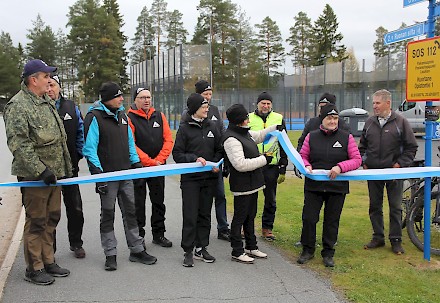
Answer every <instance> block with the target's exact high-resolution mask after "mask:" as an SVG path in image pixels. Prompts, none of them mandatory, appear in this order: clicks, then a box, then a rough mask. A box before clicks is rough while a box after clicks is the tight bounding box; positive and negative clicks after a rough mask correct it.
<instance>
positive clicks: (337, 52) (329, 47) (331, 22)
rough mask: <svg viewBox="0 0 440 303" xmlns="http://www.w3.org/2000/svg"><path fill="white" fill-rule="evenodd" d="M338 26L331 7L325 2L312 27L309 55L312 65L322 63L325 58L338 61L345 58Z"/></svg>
mask: <svg viewBox="0 0 440 303" xmlns="http://www.w3.org/2000/svg"><path fill="white" fill-rule="evenodd" d="M338 26H339V23H338V20H337V17H336V15H335V13H334V11H333V9H332V8H331V6H330V5H329V4H326V5H325V7H324V11H323V12H322V14H321V15H320V16H319V17H318V19H317V20H316V21H315V23H314V25H313V28H312V37H311V47H310V50H309V56H310V59H311V64H312V65H313V66H315V65H323V64H324V62H325V61H326V60H328V61H330V62H340V61H342V60H344V59H345V52H346V47H345V45H343V44H341V41H342V39H343V36H342V34H341V33H338Z"/></svg>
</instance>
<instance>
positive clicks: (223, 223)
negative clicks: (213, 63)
mask: <svg viewBox="0 0 440 303" xmlns="http://www.w3.org/2000/svg"><path fill="white" fill-rule="evenodd" d="M194 86H195V89H196V93H197V94H200V95H202V97H203V98H205V100H206V101H208V104H209V111H208V119H210V120H212V121H213V122H214V124H215V126H216V127H217V129H218V131H219V132H220V134H223V133H224V132H225V128H224V125H223V117H222V115H221V113H220V111H219V109H218V107H217V106H215V105H213V104H212V103H211V100H212V87H211V85H210V84H209V83H208V81H206V80H199V81H197V82H196V84H195V85H194ZM185 115H186V110H184V111H183V113H182V119H184V118H185ZM220 168H221V169H222V167H220ZM223 175H225V176H227V171H226V170H223V174H218V181H217V187H216V191H215V193H214V197H215V217H216V219H217V232H218V233H217V238H218V239H220V240H226V241H229V240H230V237H229V232H230V230H229V224H228V218H227V214H226V196H225V184H224V182H223Z"/></svg>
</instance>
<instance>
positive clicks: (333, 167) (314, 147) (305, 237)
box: [297, 104, 362, 267]
mask: <svg viewBox="0 0 440 303" xmlns="http://www.w3.org/2000/svg"><path fill="white" fill-rule="evenodd" d="M320 118H321V120H322V122H321V126H320V128H319V129H317V130H315V131H312V132H310V133H309V134H308V135H307V137H306V139H305V140H304V144H303V146H302V148H301V151H300V154H301V157H302V159H303V160H304V164H305V166H306V169H307V170H308V171H309V172H310V173H312V170H313V169H325V170H328V171H329V173H328V177H329V179H330V181H315V180H312V179H309V178H306V179H305V181H304V207H303V212H302V222H303V226H302V232H301V243H302V247H303V251H302V253H301V255H300V257H299V258H298V260H297V262H298V263H299V264H304V263H306V262H307V261H309V260H311V259H312V258H313V257H314V253H315V242H316V224H317V223H318V221H319V213H320V212H321V208H322V205H323V203H325V207H324V222H323V232H322V250H321V256H322V258H323V262H324V265H325V266H326V267H334V266H335V263H334V260H333V256H334V254H335V248H334V246H335V243H336V241H337V239H338V229H339V220H340V217H341V212H342V208H343V206H344V201H345V196H346V194H348V193H349V184H348V181H334V179H335V178H336V176H337V175H339V174H340V173H345V172H348V171H351V170H355V169H358V168H359V166H360V165H361V163H362V159H361V155H360V153H359V150H358V148H357V144H356V141H355V140H354V138H353V136H352V135H351V134H350V133H349V132H348V131H345V130H342V129H338V118H339V113H338V109H337V108H336V106H335V105H334V104H327V105H325V106H324V107H323V108H322V109H321V113H320Z"/></svg>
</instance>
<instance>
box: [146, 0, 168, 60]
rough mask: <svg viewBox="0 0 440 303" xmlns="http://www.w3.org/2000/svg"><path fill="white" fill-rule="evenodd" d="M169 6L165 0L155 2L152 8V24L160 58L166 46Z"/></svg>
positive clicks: (155, 0)
mask: <svg viewBox="0 0 440 303" xmlns="http://www.w3.org/2000/svg"><path fill="white" fill-rule="evenodd" d="M167 6H168V3H167V2H166V1H165V0H154V1H153V3H152V4H151V8H150V16H151V24H152V26H153V29H154V35H155V38H156V43H155V44H156V49H157V56H158V57H159V56H160V52H161V47H162V46H164V45H165V43H166V41H165V35H166V32H165V31H166V24H167V17H168V12H167Z"/></svg>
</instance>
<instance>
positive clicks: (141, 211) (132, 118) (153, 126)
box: [128, 87, 173, 247]
mask: <svg viewBox="0 0 440 303" xmlns="http://www.w3.org/2000/svg"><path fill="white" fill-rule="evenodd" d="M151 101H152V100H151V93H150V91H149V90H148V89H146V88H142V87H140V88H138V89H137V90H136V91H135V96H134V104H133V105H132V106H131V107H130V109H129V110H128V118H129V120H128V122H129V124H130V127H131V130H132V131H133V136H134V142H135V144H136V151H137V154H138V155H139V158H140V160H141V163H142V166H144V167H150V166H157V165H163V164H166V160H167V159H168V157H169V156H170V154H171V150H172V149H173V136H172V134H171V130H170V126H169V125H168V121H167V119H166V117H165V115H164V114H163V113H162V112H160V111H157V110H155V109H154V107H153V106H152V102H151ZM133 183H134V200H135V205H136V217H137V223H138V226H139V235H140V236H141V237H145V229H144V227H145V221H146V218H145V200H146V198H147V189H146V186H147V184H148V189H149V191H150V200H151V231H152V233H153V243H154V244H158V245H160V246H162V247H171V246H172V245H173V243H172V242H171V241H170V240H168V239H167V238H166V237H165V235H164V234H165V210H166V208H165V204H164V200H165V177H163V176H161V177H152V178H146V179H136V180H133Z"/></svg>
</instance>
